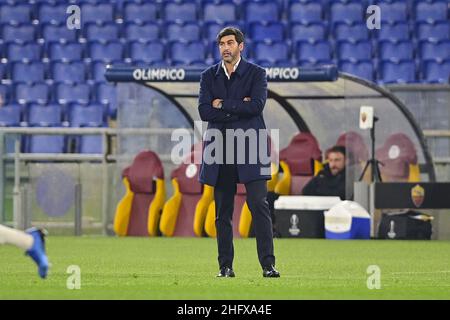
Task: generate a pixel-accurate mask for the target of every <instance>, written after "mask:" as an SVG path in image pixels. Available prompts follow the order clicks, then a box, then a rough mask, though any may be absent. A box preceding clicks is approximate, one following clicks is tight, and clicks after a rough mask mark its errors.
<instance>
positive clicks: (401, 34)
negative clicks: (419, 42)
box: [378, 22, 411, 41]
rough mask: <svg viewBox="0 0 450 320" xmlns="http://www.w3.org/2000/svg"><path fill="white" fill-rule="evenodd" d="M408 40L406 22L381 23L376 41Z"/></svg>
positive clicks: (408, 34)
mask: <svg viewBox="0 0 450 320" xmlns="http://www.w3.org/2000/svg"><path fill="white" fill-rule="evenodd" d="M410 38H411V36H410V33H409V25H408V23H406V22H397V23H392V24H389V23H383V26H382V27H381V29H380V30H378V41H382V40H392V41H397V40H409V39H410Z"/></svg>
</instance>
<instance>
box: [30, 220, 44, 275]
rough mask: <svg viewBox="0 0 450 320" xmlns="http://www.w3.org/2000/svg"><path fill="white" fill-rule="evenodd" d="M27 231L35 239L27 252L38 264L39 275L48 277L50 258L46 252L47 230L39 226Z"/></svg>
mask: <svg viewBox="0 0 450 320" xmlns="http://www.w3.org/2000/svg"><path fill="white" fill-rule="evenodd" d="M26 233H28V234H29V235H31V236H32V237H33V239H34V242H33V246H32V247H31V249H30V250H28V251H26V252H25V254H26V255H28V256H30V257H31V258H32V259H33V260H34V262H36V264H37V266H38V273H39V276H40V277H41V278H43V279H45V278H46V277H47V271H48V259H47V254H46V253H45V239H44V237H45V235H46V232H45V231H44V230H41V229H37V228H30V229H28V230H26Z"/></svg>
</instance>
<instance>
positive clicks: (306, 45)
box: [296, 41, 331, 64]
mask: <svg viewBox="0 0 450 320" xmlns="http://www.w3.org/2000/svg"><path fill="white" fill-rule="evenodd" d="M296 56H297V60H299V61H300V62H301V63H302V64H305V63H310V64H317V63H328V62H330V61H331V48H330V44H329V43H328V42H327V41H317V42H299V43H298V44H297V48H296Z"/></svg>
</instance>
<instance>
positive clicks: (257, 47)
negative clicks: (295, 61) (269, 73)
mask: <svg viewBox="0 0 450 320" xmlns="http://www.w3.org/2000/svg"><path fill="white" fill-rule="evenodd" d="M253 49H254V52H253V57H254V58H255V59H257V60H266V61H270V62H272V63H273V64H276V62H277V61H280V60H289V58H290V50H289V46H288V45H287V44H286V43H285V42H282V41H278V42H271V41H264V42H256V43H255V44H254V48H253Z"/></svg>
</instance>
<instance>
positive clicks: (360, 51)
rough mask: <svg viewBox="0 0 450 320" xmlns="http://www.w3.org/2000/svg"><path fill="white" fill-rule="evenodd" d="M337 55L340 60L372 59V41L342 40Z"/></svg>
mask: <svg viewBox="0 0 450 320" xmlns="http://www.w3.org/2000/svg"><path fill="white" fill-rule="evenodd" d="M337 55H338V57H339V59H340V60H351V61H354V60H371V59H372V43H371V42H370V41H368V40H362V41H358V42H350V41H345V40H342V41H340V42H339V43H338V45H337Z"/></svg>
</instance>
